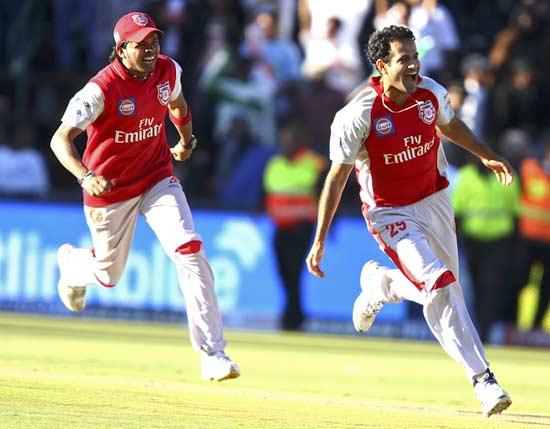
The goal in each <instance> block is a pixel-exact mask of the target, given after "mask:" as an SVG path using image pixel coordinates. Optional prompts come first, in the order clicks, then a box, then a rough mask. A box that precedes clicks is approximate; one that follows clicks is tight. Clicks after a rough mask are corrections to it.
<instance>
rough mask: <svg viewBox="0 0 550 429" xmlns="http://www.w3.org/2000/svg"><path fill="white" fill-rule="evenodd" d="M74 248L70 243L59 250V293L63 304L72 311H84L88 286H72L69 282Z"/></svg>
mask: <svg viewBox="0 0 550 429" xmlns="http://www.w3.org/2000/svg"><path fill="white" fill-rule="evenodd" d="M73 249H74V247H73V246H72V245H70V244H68V243H65V244H63V245H62V246H61V247H60V248H59V249H58V250H57V265H58V266H59V282H58V283H57V292H58V293H59V298H61V302H63V304H64V305H65V307H67V308H68V309H69V310H71V311H82V310H84V307H85V306H86V286H71V285H70V284H68V282H67V275H68V273H67V272H68V270H70V268H71V267H70V266H69V254H70V253H71V252H72V251H73Z"/></svg>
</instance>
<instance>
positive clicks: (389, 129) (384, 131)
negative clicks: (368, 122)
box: [374, 115, 395, 137]
mask: <svg viewBox="0 0 550 429" xmlns="http://www.w3.org/2000/svg"><path fill="white" fill-rule="evenodd" d="M374 131H375V132H376V135H377V136H381V137H383V136H389V135H391V134H393V133H395V127H394V126H393V121H392V120H391V116H389V115H388V116H380V117H378V118H376V119H375V120H374Z"/></svg>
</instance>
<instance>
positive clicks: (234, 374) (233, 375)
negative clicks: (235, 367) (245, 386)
mask: <svg viewBox="0 0 550 429" xmlns="http://www.w3.org/2000/svg"><path fill="white" fill-rule="evenodd" d="M240 375H241V373H240V371H231V372H229V374H227V375H226V376H224V377H222V378H215V377H203V380H207V381H224V380H231V379H232V378H238V377H239V376H240Z"/></svg>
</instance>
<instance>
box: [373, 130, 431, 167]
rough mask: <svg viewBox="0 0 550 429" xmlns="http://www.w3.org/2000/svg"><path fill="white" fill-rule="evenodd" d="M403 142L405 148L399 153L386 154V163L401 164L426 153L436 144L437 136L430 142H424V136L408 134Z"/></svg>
mask: <svg viewBox="0 0 550 429" xmlns="http://www.w3.org/2000/svg"><path fill="white" fill-rule="evenodd" d="M403 143H404V144H405V150H403V151H401V152H399V153H385V154H384V163H385V164H386V165H389V164H401V163H403V162H407V161H410V160H412V159H415V158H418V157H419V156H422V155H425V154H426V153H428V152H429V151H430V149H431V148H432V147H433V146H434V144H435V137H433V138H432V139H431V140H430V141H429V142H426V143H422V136H408V137H405V138H404V139H403Z"/></svg>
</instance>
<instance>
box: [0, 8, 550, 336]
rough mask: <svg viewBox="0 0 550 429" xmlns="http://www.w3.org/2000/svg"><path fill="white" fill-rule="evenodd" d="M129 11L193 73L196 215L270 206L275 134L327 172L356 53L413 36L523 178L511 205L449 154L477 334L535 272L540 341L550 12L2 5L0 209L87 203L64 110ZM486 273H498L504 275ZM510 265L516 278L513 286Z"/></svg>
mask: <svg viewBox="0 0 550 429" xmlns="http://www.w3.org/2000/svg"><path fill="white" fill-rule="evenodd" d="M132 10H140V11H145V12H148V13H150V14H151V15H152V16H153V18H154V19H155V20H156V23H157V25H158V26H159V28H161V29H163V30H164V32H165V34H164V36H163V37H162V40H161V49H162V52H163V53H165V54H167V55H170V56H172V57H173V58H175V59H176V60H177V61H178V62H179V63H180V65H181V66H182V68H183V75H182V79H183V91H184V95H185V97H186V99H187V100H188V102H189V104H190V106H191V109H192V111H193V123H194V130H195V132H196V135H197V137H198V139H199V141H200V146H199V148H198V149H197V150H196V151H195V153H194V154H193V157H192V158H191V159H190V160H189V161H188V162H186V163H180V164H178V165H177V173H178V175H179V176H180V178H181V179H182V180H183V182H184V187H185V191H186V193H187V195H188V196H189V197H190V198H191V199H192V201H193V205H194V206H197V205H199V206H200V205H215V206H217V207H242V208H247V209H252V210H257V209H261V208H262V207H263V206H262V205H263V199H264V192H265V190H264V189H263V185H262V183H263V181H262V177H263V174H264V169H265V166H266V165H267V163H268V161H269V160H270V159H271V157H272V156H273V155H274V154H276V153H278V152H279V141H280V138H279V136H280V133H279V131H280V130H282V129H285V128H288V127H291V128H292V127H295V126H296V124H300V126H301V127H303V129H304V130H305V132H301V133H300V135H301V139H302V145H303V146H307V147H308V148H309V149H311V150H313V151H315V152H317V153H318V154H319V155H320V156H324V157H325V158H326V157H327V156H328V141H329V134H330V124H331V121H332V118H333V116H334V114H335V113H336V111H338V110H339V109H340V108H341V107H343V105H344V104H345V103H346V100H347V99H349V97H350V96H351V94H353V89H354V88H356V87H357V86H358V85H359V84H360V83H361V82H363V81H364V80H365V79H368V78H369V76H370V75H371V74H372V68H371V67H370V65H369V64H368V62H367V60H366V58H365V56H364V55H363V52H362V51H363V46H364V44H365V43H366V41H367V40H368V37H369V35H370V34H371V33H372V32H373V31H374V30H375V29H377V28H381V27H384V26H386V25H390V24H403V25H408V26H409V27H411V29H412V30H413V31H414V33H415V35H416V39H417V45H418V49H419V54H420V59H421V62H422V71H421V74H424V75H428V76H431V77H433V78H435V79H437V80H438V81H439V82H441V83H442V84H444V85H445V86H447V88H448V89H449V92H450V95H451V100H452V103H453V106H454V109H455V111H456V112H457V114H458V115H459V116H460V117H461V118H462V119H463V120H464V121H465V122H466V123H467V124H468V125H469V126H470V127H471V129H472V130H473V131H474V132H475V133H476V134H477V135H478V136H479V138H480V139H482V140H483V141H484V142H486V144H488V145H490V146H491V147H493V148H494V149H495V150H496V151H497V152H499V153H501V154H502V155H504V156H505V157H506V158H507V159H509V160H510V161H511V163H512V165H513V167H514V168H515V170H516V172H517V173H518V175H520V177H519V179H520V180H518V181H517V182H516V186H513V187H512V188H509V189H506V190H505V191H503V190H502V189H499V188H497V187H494V186H492V185H493V183H492V181H491V180H492V178H491V177H490V176H488V175H487V174H486V173H485V172H484V171H483V170H482V169H479V168H478V165H477V164H476V163H475V162H474V161H473V160H472V159H470V158H469V157H468V156H467V155H466V153H465V152H464V151H462V150H457V149H456V148H455V147H454V145H452V144H449V143H445V147H446V151H447V156H448V160H449V162H450V164H451V167H452V170H451V171H452V173H453V178H454V179H455V180H453V181H452V182H453V190H452V191H453V193H455V194H454V195H453V200H454V201H455V207H456V209H457V219H458V221H457V229H458V232H459V234H460V237H461V242H462V244H463V246H464V249H465V251H466V252H467V254H468V258H467V261H468V262H469V263H468V265H469V267H470V273H471V277H472V283H473V284H474V285H475V287H473V288H472V289H473V291H474V297H475V302H476V310H477V311H476V314H477V315H478V323H480V324H481V326H482V328H481V332H482V336H485V337H486V335H488V332H489V327H490V326H491V325H492V324H493V323H494V322H495V321H502V322H503V323H513V322H514V321H515V319H516V317H517V315H516V314H515V311H516V310H515V308H516V307H517V305H516V304H517V297H518V293H519V290H520V288H521V286H522V285H524V284H526V283H527V282H528V281H529V276H530V273H531V274H532V270H531V267H532V266H533V263H535V265H534V266H535V267H539V271H537V270H536V269H535V272H541V270H540V267H542V275H538V276H536V275H534V277H535V278H537V279H538V283H540V284H541V291H540V292H541V293H540V297H541V300H540V302H539V310H538V312H537V316H536V319H535V322H534V326H535V327H536V328H541V327H542V323H543V316H544V314H545V312H546V308H547V306H548V298H549V297H550V290H549V289H550V286H549V285H548V283H549V281H550V279H549V277H550V275H549V274H548V271H549V270H550V268H549V262H548V252H549V250H548V249H549V246H550V237H549V233H548V231H549V230H550V226H549V225H550V220H549V219H548V218H549V216H550V214H549V212H550V203H549V199H550V196H549V192H550V191H549V188H550V185H549V181H550V178H549V177H550V123H549V122H548V112H549V111H550V56H549V55H547V54H546V53H547V52H549V51H550V2H548V1H547V0H495V1H490V2H489V1H481V2H480V1H476V0H441V1H438V0H403V1H395V0H393V1H392V0H344V1H339V2H335V1H327V0H271V1H269V0H125V1H122V0H95V1H90V0H20V1H17V2H1V4H0V28H1V29H2V34H3V38H2V43H1V44H0V195H1V196H8V197H14V196H15V197H20V196H22V197H27V198H39V199H57V200H59V199H64V200H65V199H69V200H70V199H74V200H77V199H79V198H80V197H79V188H78V186H77V185H76V182H75V179H74V177H72V176H70V175H69V174H68V173H67V172H66V171H65V169H63V168H60V166H59V165H58V163H57V161H56V160H55V159H54V157H53V155H52V153H51V151H50V150H49V140H50V137H51V135H52V133H53V131H54V130H55V129H56V128H57V126H58V124H59V120H60V118H61V116H62V113H63V111H64V109H65V107H66V104H67V102H68V100H69V98H70V97H71V96H72V95H73V94H74V93H75V92H76V91H77V90H78V89H80V88H81V87H82V86H83V85H84V84H85V82H86V81H87V80H88V79H89V78H90V77H91V76H92V75H93V74H95V72H96V71H98V70H99V69H101V68H102V67H104V66H105V65H106V64H107V58H108V55H109V52H110V50H111V48H112V45H113V40H112V29H113V26H114V23H115V22H116V20H117V19H118V18H119V17H120V16H121V15H123V14H125V13H127V12H130V11H132ZM168 129H170V127H168ZM170 137H172V141H173V142H175V139H176V136H175V135H170V134H169V139H170ZM82 141H84V140H82ZM504 194H505V195H504ZM356 195H357V189H356V188H355V184H354V183H353V182H350V184H349V186H348V187H347V190H346V194H345V201H344V206H345V205H346V203H347V205H348V206H352V207H353V209H354V210H356V209H357V207H358V200H357V196H356ZM526 213H527V214H526ZM529 213H530V215H529ZM529 216H531V217H529ZM533 219H538V221H533ZM537 222H538V223H537ZM491 258H492V259H491ZM537 263H539V264H542V265H537ZM487 266H491V267H495V266H497V267H502V270H501V272H500V275H497V274H499V273H497V272H496V271H498V270H495V269H493V270H491V271H490V272H488V270H487V269H486V267H487ZM504 267H514V269H510V270H507V271H506V273H507V274H503V273H504V272H505V270H504ZM510 273H512V274H510ZM531 277H533V275H531ZM478 283H479V284H480V285H483V286H479V287H478V286H477V284H478ZM502 284H506V286H505V289H503V286H502ZM499 288H500V289H499ZM499 291H500V292H499Z"/></svg>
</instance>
